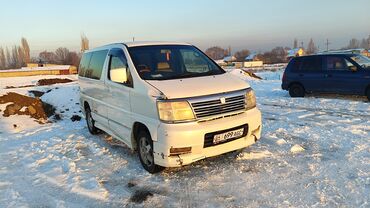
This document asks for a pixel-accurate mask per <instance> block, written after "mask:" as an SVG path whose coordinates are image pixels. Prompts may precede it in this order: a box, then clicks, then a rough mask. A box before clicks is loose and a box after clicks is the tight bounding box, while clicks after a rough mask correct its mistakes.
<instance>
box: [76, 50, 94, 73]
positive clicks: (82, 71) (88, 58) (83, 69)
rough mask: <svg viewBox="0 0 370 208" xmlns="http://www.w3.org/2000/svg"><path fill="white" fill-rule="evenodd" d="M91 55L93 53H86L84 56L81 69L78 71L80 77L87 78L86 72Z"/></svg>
mask: <svg viewBox="0 0 370 208" xmlns="http://www.w3.org/2000/svg"><path fill="white" fill-rule="evenodd" d="M91 54H92V53H84V55H83V56H82V59H81V62H80V67H79V69H78V70H79V71H78V75H80V76H81V77H84V76H85V71H86V70H87V69H88V68H89V64H90V59H91Z"/></svg>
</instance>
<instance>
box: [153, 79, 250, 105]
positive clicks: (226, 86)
mask: <svg viewBox="0 0 370 208" xmlns="http://www.w3.org/2000/svg"><path fill="white" fill-rule="evenodd" d="M146 81H147V82H148V83H149V84H151V85H152V86H154V87H155V88H157V89H158V90H160V91H161V92H162V93H163V94H164V95H165V96H166V97H167V99H176V98H188V97H196V96H202V95H211V94H218V93H224V92H231V91H237V90H241V89H246V88H249V87H250V85H249V84H248V83H247V82H245V81H243V80H241V79H239V78H238V77H236V76H234V75H231V74H229V73H224V74H220V75H214V76H204V77H193V78H184V79H172V80H146Z"/></svg>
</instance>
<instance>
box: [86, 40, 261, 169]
mask: <svg viewBox="0 0 370 208" xmlns="http://www.w3.org/2000/svg"><path fill="white" fill-rule="evenodd" d="M79 84H80V90H81V98H80V102H81V108H82V110H83V112H84V114H85V116H86V121H87V126H88V129H89V131H90V132H91V133H92V134H96V133H98V132H99V131H100V130H103V131H105V132H106V133H108V134H110V135H112V136H113V137H114V138H117V139H119V140H121V141H123V142H124V143H125V144H127V145H128V146H129V147H130V148H132V149H133V150H138V151H137V152H138V156H139V158H140V161H141V163H142V165H143V167H144V168H145V169H146V170H147V171H148V172H150V173H155V172H159V171H161V170H162V169H164V167H179V166H183V165H187V164H190V163H192V162H195V161H197V160H201V159H204V158H206V157H212V156H215V155H220V154H223V153H226V152H230V151H234V150H238V149H241V148H244V147H247V146H249V145H251V144H253V143H255V142H256V141H257V140H258V139H259V138H260V137H261V112H260V111H259V110H258V109H257V107H256V98H255V95H254V92H253V90H252V89H251V87H250V86H249V85H248V84H247V83H246V82H245V81H243V80H241V79H239V78H238V77H236V76H234V75H231V74H229V73H227V72H225V71H224V70H223V69H222V68H221V67H219V66H218V65H217V64H216V63H215V62H214V61H213V60H211V59H210V58H208V57H207V56H206V55H205V54H204V53H203V52H202V51H200V50H199V49H198V48H196V47H195V46H192V45H190V44H186V43H170V42H131V43H117V44H111V45H106V46H103V47H99V48H96V49H93V50H89V51H86V52H85V53H84V54H83V57H82V59H81V63H80V68H79Z"/></svg>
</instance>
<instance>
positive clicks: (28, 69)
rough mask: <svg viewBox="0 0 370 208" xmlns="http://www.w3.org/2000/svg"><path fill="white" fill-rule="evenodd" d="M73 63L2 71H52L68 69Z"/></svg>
mask: <svg viewBox="0 0 370 208" xmlns="http://www.w3.org/2000/svg"><path fill="white" fill-rule="evenodd" d="M70 68H71V65H55V66H43V67H22V68H20V69H6V70H1V71H0V73H1V72H20V71H44V70H47V71H50V70H68V69H70Z"/></svg>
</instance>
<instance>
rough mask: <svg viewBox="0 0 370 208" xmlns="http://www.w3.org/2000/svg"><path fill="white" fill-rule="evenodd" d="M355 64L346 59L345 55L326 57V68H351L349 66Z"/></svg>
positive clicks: (343, 69)
mask: <svg viewBox="0 0 370 208" xmlns="http://www.w3.org/2000/svg"><path fill="white" fill-rule="evenodd" d="M351 66H353V64H352V63H351V62H350V61H349V60H347V59H345V58H344V57H340V56H329V57H327V58H326V69H327V70H341V71H345V70H349V67H351Z"/></svg>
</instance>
